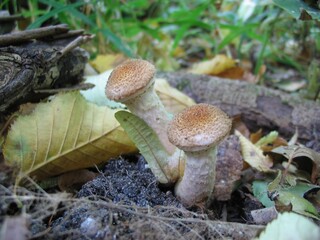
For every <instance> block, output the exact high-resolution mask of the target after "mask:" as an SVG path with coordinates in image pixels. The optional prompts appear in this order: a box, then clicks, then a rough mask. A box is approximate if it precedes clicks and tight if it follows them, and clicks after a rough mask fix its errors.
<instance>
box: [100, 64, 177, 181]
mask: <svg viewBox="0 0 320 240" xmlns="http://www.w3.org/2000/svg"><path fill="white" fill-rule="evenodd" d="M155 72H156V69H155V67H154V65H152V64H151V63H149V62H148V61H145V60H141V59H131V60H127V61H125V62H124V63H123V64H121V65H119V66H117V67H116V68H115V69H114V70H113V71H112V73H111V75H110V77H109V79H108V83H107V86H106V95H107V97H108V98H109V99H111V100H114V101H117V102H121V103H123V104H125V105H126V106H127V107H128V109H129V110H130V111H131V112H132V113H133V114H135V115H136V116H138V117H140V118H141V119H143V120H144V121H145V122H146V123H147V124H148V125H149V127H150V128H152V129H153V131H154V132H155V133H156V134H157V136H158V138H159V140H160V142H161V143H162V145H163V147H164V148H165V150H166V152H167V156H166V158H167V161H168V167H167V168H166V171H167V172H166V174H167V175H168V177H169V178H171V180H172V181H173V182H174V181H176V179H177V178H178V176H179V155H181V151H180V150H179V149H177V148H176V147H175V146H174V145H172V144H171V143H170V141H169V140H168V136H167V131H166V130H167V127H168V123H169V121H170V118H171V116H170V114H169V113H168V112H167V111H166V110H165V108H164V105H163V104H162V102H161V101H160V99H159V97H158V95H157V94H156V93H155V90H154V82H155V79H154V75H155Z"/></svg>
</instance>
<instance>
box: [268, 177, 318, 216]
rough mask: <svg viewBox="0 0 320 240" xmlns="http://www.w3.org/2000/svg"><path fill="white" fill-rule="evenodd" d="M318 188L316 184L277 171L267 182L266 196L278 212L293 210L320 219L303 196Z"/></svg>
mask: <svg viewBox="0 0 320 240" xmlns="http://www.w3.org/2000/svg"><path fill="white" fill-rule="evenodd" d="M319 190H320V187H319V186H317V185H312V184H308V183H305V182H298V181H296V178H295V177H294V176H291V175H290V174H286V175H283V174H282V172H281V171H279V172H278V175H277V177H276V178H275V179H274V180H273V181H272V182H271V183H269V184H268V197H269V198H270V200H272V201H274V202H275V207H276V209H277V210H278V211H279V212H283V211H293V212H296V213H299V214H302V215H304V216H307V217H312V218H316V219H319V220H320V218H319V217H320V216H319V213H318V212H317V210H316V208H315V207H314V206H313V205H312V204H311V203H310V202H309V201H308V200H307V199H305V198H304V196H306V194H307V193H309V192H310V191H312V192H317V191H319Z"/></svg>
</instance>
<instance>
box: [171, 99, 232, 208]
mask: <svg viewBox="0 0 320 240" xmlns="http://www.w3.org/2000/svg"><path fill="white" fill-rule="evenodd" d="M230 129H231V120H230V118H229V117H228V116H227V115H226V114H225V113H224V112H223V111H222V110H220V109H219V108H217V107H214V106H212V105H209V104H197V105H194V106H191V107H189V108H187V109H185V110H184V111H182V112H181V113H178V114H177V115H176V116H175V118H174V119H173V120H172V122H170V124H169V126H168V138H169V140H170V142H171V143H172V144H174V145H175V146H177V147H178V148H179V149H181V150H183V151H184V152H185V154H186V163H185V170H184V174H183V176H182V178H180V180H179V182H178V183H177V184H176V186H175V193H176V195H177V197H178V198H179V199H180V201H181V202H182V203H183V204H184V205H185V206H187V207H190V206H193V205H195V204H198V203H204V202H206V201H207V200H210V198H211V194H212V191H213V187H214V183H215V166H216V152H217V150H216V149H217V145H218V143H219V142H221V141H222V140H223V139H224V138H225V137H226V136H227V135H228V134H229V132H230Z"/></svg>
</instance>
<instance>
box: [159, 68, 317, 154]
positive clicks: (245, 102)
mask: <svg viewBox="0 0 320 240" xmlns="http://www.w3.org/2000/svg"><path fill="white" fill-rule="evenodd" d="M158 77H163V78H166V79H167V80H168V81H169V83H170V84H171V85H172V86H174V87H177V88H178V89H179V90H182V91H183V92H185V93H186V94H188V95H189V96H190V97H192V98H193V99H194V100H195V101H196V102H198V103H200V102H205V103H210V104H213V105H217V106H219V107H221V108H222V109H223V110H224V111H226V112H227V113H228V114H229V115H231V116H235V115H238V114H241V116H242V119H243V121H244V122H246V123H248V126H251V127H253V128H254V129H258V128H266V129H272V130H278V131H279V132H280V133H281V134H283V135H284V136H286V137H290V136H291V135H292V134H294V132H295V130H296V129H297V130H298V132H299V138H300V140H303V141H313V142H314V144H316V143H317V144H319V143H318V141H317V140H318V138H320V120H319V119H320V104H319V103H317V102H313V101H310V100H305V99H302V98H300V97H298V96H295V95H290V94H287V93H284V92H282V91H279V90H274V89H270V88H267V87H263V86H259V85H254V84H249V83H246V82H243V81H237V80H228V79H221V78H218V77H212V76H207V75H195V74H191V73H185V72H178V73H159V74H158ZM318 147H319V146H317V147H313V148H314V149H317V148H318Z"/></svg>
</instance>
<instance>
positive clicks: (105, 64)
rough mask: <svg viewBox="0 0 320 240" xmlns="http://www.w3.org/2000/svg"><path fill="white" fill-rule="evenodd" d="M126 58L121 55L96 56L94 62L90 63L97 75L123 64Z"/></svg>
mask: <svg viewBox="0 0 320 240" xmlns="http://www.w3.org/2000/svg"><path fill="white" fill-rule="evenodd" d="M126 59H127V58H126V57H125V56H124V55H122V54H105V55H98V56H97V57H96V58H95V59H94V60H92V61H90V64H91V65H92V67H94V68H95V69H96V70H97V71H98V72H99V73H101V72H104V71H107V70H110V69H112V68H115V67H116V66H117V65H119V64H120V63H122V62H124V61H125V60H126Z"/></svg>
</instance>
